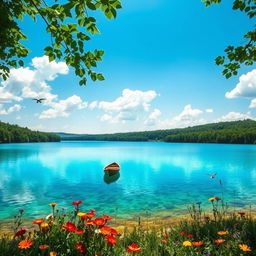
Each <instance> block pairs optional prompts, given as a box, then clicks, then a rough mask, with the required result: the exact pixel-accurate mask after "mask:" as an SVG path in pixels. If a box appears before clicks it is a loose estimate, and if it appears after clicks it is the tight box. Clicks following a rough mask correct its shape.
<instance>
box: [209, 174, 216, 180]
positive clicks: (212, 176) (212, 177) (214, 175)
mask: <svg viewBox="0 0 256 256" xmlns="http://www.w3.org/2000/svg"><path fill="white" fill-rule="evenodd" d="M208 175H209V177H210V178H211V179H214V178H215V177H216V175H217V173H213V174H210V173H209V174H208Z"/></svg>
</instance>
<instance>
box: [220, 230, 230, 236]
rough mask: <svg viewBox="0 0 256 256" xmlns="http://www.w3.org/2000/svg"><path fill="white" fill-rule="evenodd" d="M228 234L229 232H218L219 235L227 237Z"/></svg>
mask: <svg viewBox="0 0 256 256" xmlns="http://www.w3.org/2000/svg"><path fill="white" fill-rule="evenodd" d="M227 234H228V231H218V235H220V236H225V235H227Z"/></svg>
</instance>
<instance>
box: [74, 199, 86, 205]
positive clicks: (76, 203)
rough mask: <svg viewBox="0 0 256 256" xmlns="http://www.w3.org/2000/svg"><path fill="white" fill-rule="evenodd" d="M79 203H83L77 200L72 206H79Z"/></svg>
mask: <svg viewBox="0 0 256 256" xmlns="http://www.w3.org/2000/svg"><path fill="white" fill-rule="evenodd" d="M81 203H83V201H81V200H79V201H75V202H73V203H72V204H73V205H79V204H81Z"/></svg>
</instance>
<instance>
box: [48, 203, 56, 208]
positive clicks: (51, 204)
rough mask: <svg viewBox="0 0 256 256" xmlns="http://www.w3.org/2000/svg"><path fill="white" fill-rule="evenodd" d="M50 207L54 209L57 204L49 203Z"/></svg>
mask: <svg viewBox="0 0 256 256" xmlns="http://www.w3.org/2000/svg"><path fill="white" fill-rule="evenodd" d="M49 205H50V206H51V207H55V206H56V205H57V203H50V204H49Z"/></svg>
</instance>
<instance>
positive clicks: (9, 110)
mask: <svg viewBox="0 0 256 256" xmlns="http://www.w3.org/2000/svg"><path fill="white" fill-rule="evenodd" d="M20 110H21V105H19V104H15V105H13V106H11V107H9V108H7V109H4V108H3V104H0V115H9V114H11V113H13V112H17V111H20Z"/></svg>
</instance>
